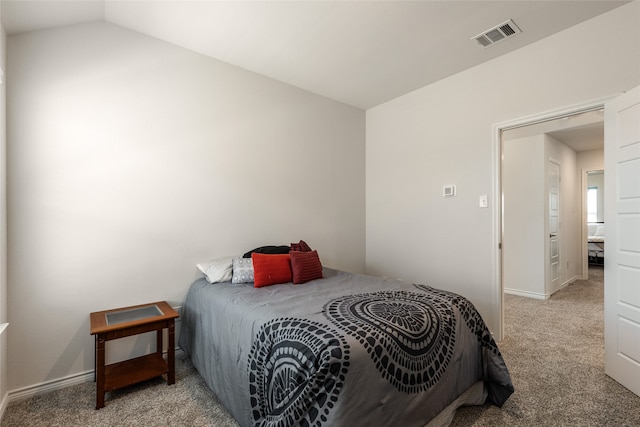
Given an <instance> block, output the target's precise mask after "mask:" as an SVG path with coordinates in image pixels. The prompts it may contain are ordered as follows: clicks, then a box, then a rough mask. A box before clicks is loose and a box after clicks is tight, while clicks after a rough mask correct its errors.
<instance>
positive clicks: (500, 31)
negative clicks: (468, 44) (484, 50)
mask: <svg viewBox="0 0 640 427" xmlns="http://www.w3.org/2000/svg"><path fill="white" fill-rule="evenodd" d="M521 32H522V31H520V28H518V26H517V25H516V24H515V22H513V21H512V20H511V19H509V20H508V21H506V22H503V23H502V24H500V25H496V26H495V27H493V28H491V29H489V30H487V31H484V32H482V33H480V34H478V35H477V36H475V37H471V40H473V41H475V42H476V43H478V44H479V45H480V46H482V47H489V46H491V45H493V44H496V43H498V42H501V41H502V40H505V39H507V38H509V37H512V36H515V35H516V34H520V33H521Z"/></svg>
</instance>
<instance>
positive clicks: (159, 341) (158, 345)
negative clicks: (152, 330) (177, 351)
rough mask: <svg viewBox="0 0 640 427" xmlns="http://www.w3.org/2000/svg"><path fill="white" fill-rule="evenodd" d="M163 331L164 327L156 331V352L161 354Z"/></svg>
mask: <svg viewBox="0 0 640 427" xmlns="http://www.w3.org/2000/svg"><path fill="white" fill-rule="evenodd" d="M162 331H163V329H158V330H157V331H156V353H159V354H162Z"/></svg>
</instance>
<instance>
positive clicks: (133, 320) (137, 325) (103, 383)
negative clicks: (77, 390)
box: [90, 301, 179, 409]
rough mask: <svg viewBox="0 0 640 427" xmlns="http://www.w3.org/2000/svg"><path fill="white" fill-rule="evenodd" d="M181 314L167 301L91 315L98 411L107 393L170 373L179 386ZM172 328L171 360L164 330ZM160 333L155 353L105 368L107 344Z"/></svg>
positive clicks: (172, 381) (171, 378) (168, 378)
mask: <svg viewBox="0 0 640 427" xmlns="http://www.w3.org/2000/svg"><path fill="white" fill-rule="evenodd" d="M178 316H179V315H178V313H177V312H176V311H175V310H174V309H173V308H171V306H170V305H169V304H167V303H166V302H165V301H160V302H154V303H150V304H142V305H136V306H131V307H123V308H116V309H113V310H105V311H97V312H94V313H91V315H90V317H91V335H95V340H96V347H95V369H96V371H95V372H96V409H100V408H102V407H104V394H105V393H106V392H108V391H112V390H116V389H118V388H122V387H126V386H129V385H132V384H135V383H138V382H140V381H145V380H148V379H151V378H155V377H158V376H160V375H164V374H167V385H171V384H174V383H175V324H174V320H175V319H176V318H177V317H178ZM165 328H166V329H168V332H169V333H168V336H169V342H168V348H167V360H166V361H165V360H164V358H163V357H162V331H163V330H164V329H165ZM152 331H156V333H157V335H156V351H155V353H151V354H147V355H145V356H141V357H136V358H134V359H129V360H125V361H122V362H118V363H113V364H111V365H106V366H105V343H106V342H107V341H110V340H115V339H118V338H124V337H128V336H131V335H137V334H143V333H145V332H152Z"/></svg>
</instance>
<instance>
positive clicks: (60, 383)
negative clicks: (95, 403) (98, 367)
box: [9, 370, 93, 402]
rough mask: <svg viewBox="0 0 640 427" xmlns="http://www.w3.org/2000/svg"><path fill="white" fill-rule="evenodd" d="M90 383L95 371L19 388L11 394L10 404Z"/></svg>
mask: <svg viewBox="0 0 640 427" xmlns="http://www.w3.org/2000/svg"><path fill="white" fill-rule="evenodd" d="M89 381H93V370H91V371H87V372H81V373H79V374H74V375H69V376H67V377H63V378H58V379H56V380H51V381H46V382H42V383H39V384H34V385H31V386H27V387H23V388H19V389H17V390H12V391H10V392H9V402H13V401H16V400H22V399H27V398H29V397H33V396H36V395H39V394H43V393H48V392H50V391H54V390H60V389H62V388H66V387H70V386H72V385H77V384H82V383H86V382H89Z"/></svg>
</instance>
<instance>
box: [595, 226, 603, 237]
mask: <svg viewBox="0 0 640 427" xmlns="http://www.w3.org/2000/svg"><path fill="white" fill-rule="evenodd" d="M594 236H598V237H604V225H599V226H598V228H596V234H594Z"/></svg>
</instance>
